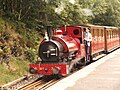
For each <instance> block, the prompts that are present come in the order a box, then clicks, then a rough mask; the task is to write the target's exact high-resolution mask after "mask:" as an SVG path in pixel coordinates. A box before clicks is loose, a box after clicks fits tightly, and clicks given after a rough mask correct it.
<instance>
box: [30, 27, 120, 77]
mask: <svg viewBox="0 0 120 90" xmlns="http://www.w3.org/2000/svg"><path fill="white" fill-rule="evenodd" d="M86 27H87V28H90V32H91V34H92V38H93V39H92V42H91V47H90V55H88V57H89V59H88V60H86V52H85V45H84V36H83V33H84V28H86ZM119 46H120V30H119V28H117V27H108V26H96V25H81V26H65V27H60V28H59V29H58V30H52V28H51V26H48V27H47V32H46V34H45V39H44V40H43V41H42V42H41V44H40V46H39V52H38V54H39V57H40V58H41V59H42V61H41V62H40V63H34V64H30V65H29V66H30V69H29V70H30V73H32V74H41V75H45V76H48V75H53V74H55V75H56V74H60V75H63V76H65V75H68V74H69V73H71V72H72V71H74V70H76V69H79V68H80V67H81V66H83V65H86V64H87V63H91V62H92V58H93V57H95V56H97V55H99V54H101V53H108V52H110V51H111V50H114V49H116V48H118V47H119Z"/></svg>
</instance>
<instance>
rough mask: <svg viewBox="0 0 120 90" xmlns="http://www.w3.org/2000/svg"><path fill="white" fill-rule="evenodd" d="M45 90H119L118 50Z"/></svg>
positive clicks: (119, 55) (119, 54)
mask: <svg viewBox="0 0 120 90" xmlns="http://www.w3.org/2000/svg"><path fill="white" fill-rule="evenodd" d="M46 90H120V49H117V50H115V51H114V52H112V53H110V54H108V55H106V56H105V57H103V58H101V59H99V60H98V61H96V62H94V63H92V64H90V65H88V66H86V67H84V68H83V69H81V70H79V71H77V72H75V73H74V74H72V75H70V76H69V77H66V78H64V79H62V80H61V81H59V82H57V83H56V84H54V85H53V86H51V87H49V88H48V89H46Z"/></svg>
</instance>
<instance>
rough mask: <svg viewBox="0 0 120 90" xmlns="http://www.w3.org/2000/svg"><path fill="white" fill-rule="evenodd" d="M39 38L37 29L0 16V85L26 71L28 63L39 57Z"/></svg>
mask: <svg viewBox="0 0 120 90" xmlns="http://www.w3.org/2000/svg"><path fill="white" fill-rule="evenodd" d="M18 25H19V26H18ZM41 39H42V37H41V35H40V33H39V32H38V31H36V30H32V29H28V28H25V26H24V24H23V23H19V24H18V22H17V23H16V22H10V21H6V20H4V19H2V18H0V86H1V85H3V84H5V83H8V82H10V81H13V80H15V79H17V78H19V77H21V76H23V75H25V74H27V73H28V65H29V63H32V62H35V61H36V60H38V59H39V58H38V56H37V49H38V45H39V43H40V40H41Z"/></svg>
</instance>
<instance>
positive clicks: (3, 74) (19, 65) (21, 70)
mask: <svg viewBox="0 0 120 90" xmlns="http://www.w3.org/2000/svg"><path fill="white" fill-rule="evenodd" d="M28 65H29V62H28V61H23V60H18V59H15V58H13V59H11V62H10V66H11V69H8V68H7V65H5V64H0V86H1V85H4V84H6V83H8V82H11V81H13V80H15V79H18V78H19V77H22V76H23V75H24V74H26V73H28ZM13 69H14V70H13Z"/></svg>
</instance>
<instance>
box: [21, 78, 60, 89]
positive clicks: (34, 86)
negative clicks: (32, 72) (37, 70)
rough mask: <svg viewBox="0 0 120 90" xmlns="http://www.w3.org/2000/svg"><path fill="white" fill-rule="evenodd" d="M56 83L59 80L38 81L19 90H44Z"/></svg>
mask: <svg viewBox="0 0 120 90" xmlns="http://www.w3.org/2000/svg"><path fill="white" fill-rule="evenodd" d="M58 81H59V80H56V79H52V80H49V81H44V80H38V81H36V82H34V83H31V84H29V85H27V86H25V87H23V88H21V89H19V90H45V89H47V88H48V87H50V86H52V85H53V84H55V83H56V82H58Z"/></svg>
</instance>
